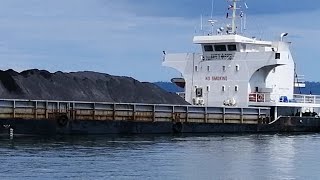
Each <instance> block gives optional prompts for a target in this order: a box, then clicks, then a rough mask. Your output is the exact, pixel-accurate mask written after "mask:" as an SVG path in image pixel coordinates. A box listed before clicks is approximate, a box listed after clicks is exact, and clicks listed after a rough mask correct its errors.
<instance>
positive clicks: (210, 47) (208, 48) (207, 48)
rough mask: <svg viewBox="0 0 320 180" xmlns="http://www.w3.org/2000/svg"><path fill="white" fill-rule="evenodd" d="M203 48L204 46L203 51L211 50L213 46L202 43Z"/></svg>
mask: <svg viewBox="0 0 320 180" xmlns="http://www.w3.org/2000/svg"><path fill="white" fill-rule="evenodd" d="M203 48H204V51H206V52H208V51H213V47H212V46H211V45H204V46H203Z"/></svg>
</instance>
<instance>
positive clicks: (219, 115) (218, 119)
mask: <svg viewBox="0 0 320 180" xmlns="http://www.w3.org/2000/svg"><path fill="white" fill-rule="evenodd" d="M60 117H63V118H68V119H69V120H70V121H72V120H96V121H137V122H190V123H244V124H258V123H259V121H260V120H263V119H268V118H269V117H270V109H269V108H264V107H261V108H257V107H249V108H248V107H246V108H241V107H206V106H193V105H172V104H171V105H168V104H167V105H166V104H141V103H112V102H82V101H46V100H21V99H0V119H6V120H10V119H26V120H28V119H39V120H43V119H50V120H51V119H53V120H54V119H59V118H60Z"/></svg>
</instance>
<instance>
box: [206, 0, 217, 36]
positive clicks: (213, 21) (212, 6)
mask: <svg viewBox="0 0 320 180" xmlns="http://www.w3.org/2000/svg"><path fill="white" fill-rule="evenodd" d="M214 2H215V1H214V0H212V1H211V17H210V19H209V20H208V22H209V23H210V24H211V35H213V31H214V30H213V26H214V24H215V23H216V22H218V21H217V20H214V19H213V10H214Z"/></svg>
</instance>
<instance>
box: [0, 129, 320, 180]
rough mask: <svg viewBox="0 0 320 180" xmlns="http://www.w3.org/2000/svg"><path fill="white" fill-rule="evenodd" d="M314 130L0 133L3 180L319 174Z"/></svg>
mask: <svg viewBox="0 0 320 180" xmlns="http://www.w3.org/2000/svg"><path fill="white" fill-rule="evenodd" d="M319 150H320V134H300V135H274V134H273V135H256V134H255V135H193V136H159V135H158V136H134V137H131V136H116V137H110V136H85V137H83V136H71V137H51V138H48V137H47V138H44V137H42V138H40V137H15V138H14V139H13V140H10V139H9V138H8V137H0V178H1V179H141V180H142V179H319V178H320V158H319V157H318V154H319V153H318V152H319Z"/></svg>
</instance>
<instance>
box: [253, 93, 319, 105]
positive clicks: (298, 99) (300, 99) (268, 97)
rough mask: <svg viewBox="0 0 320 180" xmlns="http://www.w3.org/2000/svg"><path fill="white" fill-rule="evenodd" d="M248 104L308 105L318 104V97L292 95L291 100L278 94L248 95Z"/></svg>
mask: <svg viewBox="0 0 320 180" xmlns="http://www.w3.org/2000/svg"><path fill="white" fill-rule="evenodd" d="M249 102H261V103H264V102H281V103H306V104H307V103H309V104H320V96H319V95H306V94H294V95H293V98H292V99H289V98H288V97H287V96H283V95H280V94H271V93H250V94H249Z"/></svg>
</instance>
